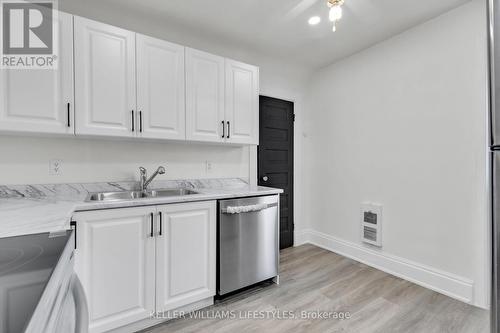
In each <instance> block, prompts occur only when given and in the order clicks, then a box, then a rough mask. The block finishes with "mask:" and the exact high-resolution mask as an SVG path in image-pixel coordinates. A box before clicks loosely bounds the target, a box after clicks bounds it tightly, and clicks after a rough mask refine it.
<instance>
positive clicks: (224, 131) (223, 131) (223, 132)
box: [222, 120, 226, 139]
mask: <svg viewBox="0 0 500 333" xmlns="http://www.w3.org/2000/svg"><path fill="white" fill-rule="evenodd" d="M225 136H226V124H224V120H223V121H222V138H223V139H224V137H225Z"/></svg>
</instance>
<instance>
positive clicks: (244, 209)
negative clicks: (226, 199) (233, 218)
mask: <svg viewBox="0 0 500 333" xmlns="http://www.w3.org/2000/svg"><path fill="white" fill-rule="evenodd" d="M277 206H278V203H277V202H273V203H270V204H256V205H248V206H228V207H226V208H221V210H220V211H221V213H222V214H242V213H251V212H260V211H262V210H264V209H268V208H272V207H277Z"/></svg>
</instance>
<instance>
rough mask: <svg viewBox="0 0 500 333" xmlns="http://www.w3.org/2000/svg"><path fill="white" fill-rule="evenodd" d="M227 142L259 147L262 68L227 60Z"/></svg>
mask: <svg viewBox="0 0 500 333" xmlns="http://www.w3.org/2000/svg"><path fill="white" fill-rule="evenodd" d="M226 121H227V122H228V123H229V124H228V128H229V137H228V138H227V140H226V141H227V142H231V143H241V144H259V68H258V67H255V66H251V65H248V64H244V63H241V62H238V61H234V60H230V59H226Z"/></svg>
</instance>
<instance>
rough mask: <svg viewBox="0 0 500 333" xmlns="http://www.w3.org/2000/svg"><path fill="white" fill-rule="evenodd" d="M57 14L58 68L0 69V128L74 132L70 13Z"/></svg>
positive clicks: (41, 131) (71, 17)
mask: <svg viewBox="0 0 500 333" xmlns="http://www.w3.org/2000/svg"><path fill="white" fill-rule="evenodd" d="M57 14H58V15H57V16H56V17H57V24H58V26H57V28H56V31H57V32H58V34H57V35H56V40H55V42H54V46H55V47H57V53H56V54H57V56H58V61H59V63H58V67H57V70H48V69H37V70H35V69H33V70H29V69H23V70H20V69H17V70H16V69H2V70H0V130H1V131H11V132H19V131H21V132H38V133H63V134H74V129H73V123H74V122H73V106H74V102H73V16H71V15H69V14H66V13H61V12H59V13H57ZM68 103H69V112H68ZM68 117H69V118H68Z"/></svg>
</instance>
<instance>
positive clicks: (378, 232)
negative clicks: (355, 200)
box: [361, 203, 382, 246]
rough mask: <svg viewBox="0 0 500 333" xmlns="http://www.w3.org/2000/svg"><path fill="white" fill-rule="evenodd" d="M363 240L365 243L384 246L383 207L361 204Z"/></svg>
mask: <svg viewBox="0 0 500 333" xmlns="http://www.w3.org/2000/svg"><path fill="white" fill-rule="evenodd" d="M361 239H362V241H363V242H364V243H368V244H371V245H375V246H382V206H381V205H377V204H372V203H363V204H361Z"/></svg>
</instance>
